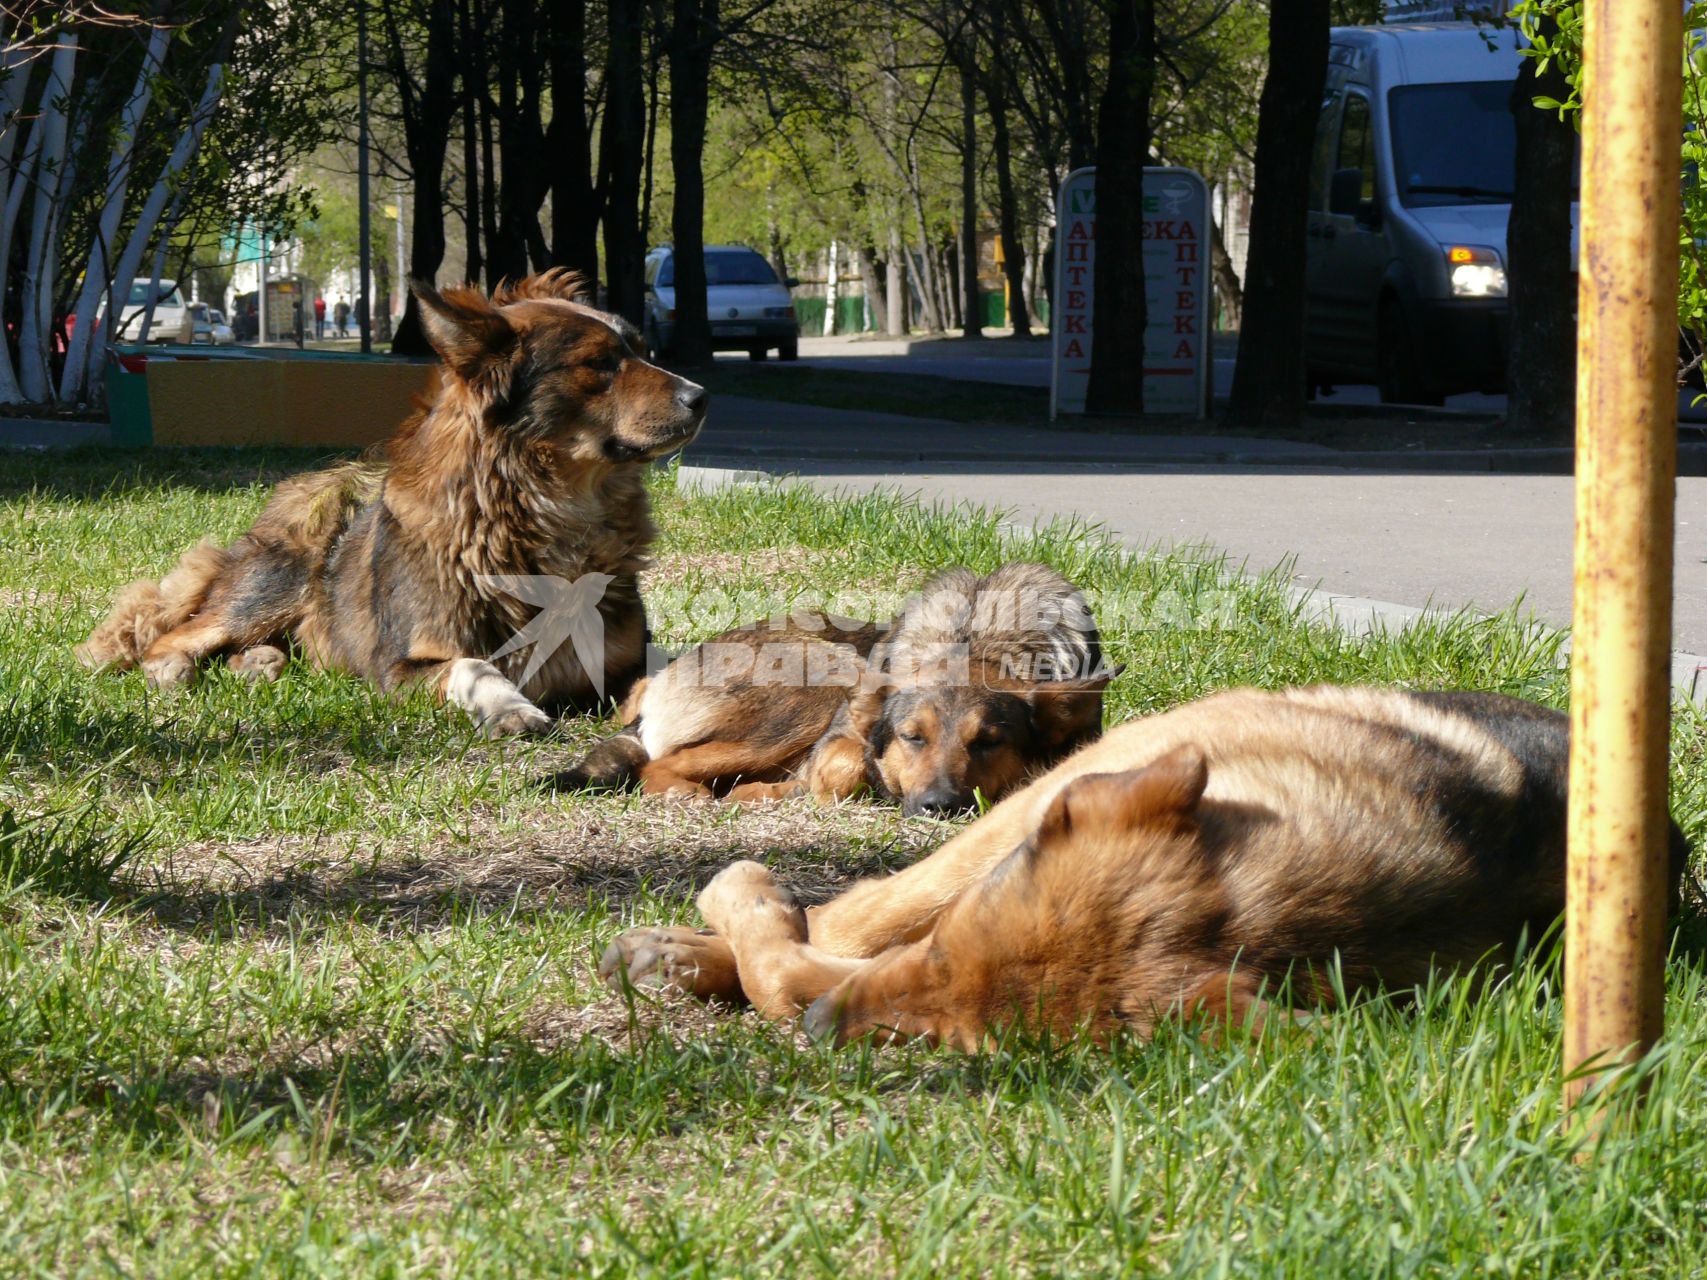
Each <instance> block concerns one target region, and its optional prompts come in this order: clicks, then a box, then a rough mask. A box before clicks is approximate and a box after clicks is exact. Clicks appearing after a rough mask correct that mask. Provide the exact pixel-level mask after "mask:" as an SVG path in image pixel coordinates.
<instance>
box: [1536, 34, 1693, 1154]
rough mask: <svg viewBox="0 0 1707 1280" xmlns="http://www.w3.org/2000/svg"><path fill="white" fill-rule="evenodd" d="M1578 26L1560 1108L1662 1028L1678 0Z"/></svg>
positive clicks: (1593, 1121)
mask: <svg viewBox="0 0 1707 1280" xmlns="http://www.w3.org/2000/svg"><path fill="white" fill-rule="evenodd" d="M1583 9H1584V20H1585V41H1584V44H1585V48H1584V77H1583V86H1584V87H1583V118H1582V126H1583V167H1582V236H1581V246H1582V247H1581V252H1580V254H1579V271H1580V291H1579V295H1578V303H1579V314H1580V322H1579V326H1578V331H1577V355H1578V361H1579V365H1578V373H1577V534H1576V596H1575V604H1574V618H1573V632H1574V639H1573V646H1574V647H1573V652H1572V660H1571V733H1572V738H1571V798H1570V819H1569V834H1568V842H1569V848H1570V870H1569V885H1568V891H1567V903H1568V907H1567V911H1566V922H1565V1071H1566V1077H1567V1083H1566V1090H1565V1096H1566V1101H1567V1105H1575V1104H1576V1103H1577V1102H1578V1101H1579V1100H1580V1098H1581V1096H1582V1093H1583V1091H1584V1090H1585V1088H1586V1087H1587V1086H1588V1084H1589V1082H1590V1081H1591V1079H1592V1078H1593V1076H1594V1075H1595V1074H1597V1072H1596V1071H1595V1070H1594V1068H1595V1067H1596V1066H1598V1065H1605V1066H1608V1067H1610V1066H1615V1065H1617V1064H1621V1063H1626V1062H1629V1061H1632V1060H1633V1059H1634V1058H1635V1057H1637V1056H1639V1055H1640V1054H1641V1053H1642V1052H1643V1051H1645V1050H1646V1049H1647V1048H1648V1047H1649V1046H1651V1045H1652V1044H1653V1043H1654V1041H1655V1040H1656V1039H1657V1038H1658V1037H1659V1034H1660V1031H1661V1028H1662V1022H1663V1017H1664V1010H1663V1004H1662V1000H1663V962H1664V955H1663V947H1664V937H1663V931H1664V926H1665V909H1666V889H1665V868H1666V751H1667V741H1668V737H1669V733H1668V729H1669V724H1668V719H1669V713H1670V699H1671V691H1670V679H1669V674H1670V673H1669V661H1668V656H1667V655H1668V652H1669V650H1670V645H1671V584H1672V534H1673V528H1672V526H1673V506H1674V498H1675V493H1674V490H1675V476H1676V471H1677V426H1676V421H1677V389H1676V381H1675V369H1676V362H1677V311H1676V305H1677V262H1678V245H1677V237H1678V219H1679V208H1678V205H1679V197H1680V190H1679V174H1680V168H1681V165H1680V160H1679V144H1680V141H1681V137H1682V119H1683V116H1682V105H1681V104H1682V92H1683V90H1682V71H1681V63H1682V57H1683V29H1682V28H1683V22H1682V19H1683V6H1682V5H1681V4H1680V3H1679V2H1678V0H1585V3H1584V5H1583ZM1585 1068H1588V1070H1587V1071H1585V1070H1584V1069H1585ZM1573 1077H1574V1078H1573ZM1584 1118H1585V1120H1587V1121H1588V1124H1589V1128H1590V1130H1591V1131H1598V1128H1599V1124H1598V1120H1597V1118H1596V1117H1587V1116H1585V1117H1584Z"/></svg>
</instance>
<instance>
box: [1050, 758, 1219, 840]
mask: <svg viewBox="0 0 1707 1280" xmlns="http://www.w3.org/2000/svg"><path fill="white" fill-rule="evenodd" d="M1208 785H1209V761H1208V760H1207V759H1206V758H1205V756H1204V754H1203V750H1202V748H1200V747H1197V746H1194V745H1192V744H1191V743H1185V744H1182V745H1181V746H1177V747H1175V748H1174V749H1173V750H1172V751H1169V752H1168V753H1167V754H1166V755H1164V756H1162V757H1161V758H1160V759H1159V760H1155V761H1153V762H1152V763H1150V764H1148V765H1146V766H1145V767H1144V768H1142V769H1130V770H1127V771H1126V772H1124V773H1088V774H1085V775H1084V776H1083V777H1079V778H1075V779H1073V781H1071V782H1069V783H1068V784H1067V785H1066V786H1064V787H1062V788H1061V791H1060V793H1059V794H1058V795H1057V796H1056V797H1055V798H1054V799H1053V800H1052V801H1050V802H1049V807H1048V808H1047V809H1046V810H1044V813H1043V819H1042V821H1040V822H1039V823H1038V824H1037V845H1038V847H1039V848H1042V847H1045V846H1047V845H1048V843H1049V841H1050V840H1052V839H1060V838H1062V837H1064V836H1068V835H1071V834H1072V833H1073V832H1074V831H1080V832H1084V831H1092V830H1098V829H1104V828H1107V829H1114V830H1131V829H1132V828H1134V827H1141V826H1156V825H1179V824H1184V823H1188V822H1190V821H1191V818H1192V814H1193V812H1194V811H1195V810H1196V808H1197V802H1198V801H1199V800H1201V799H1202V798H1203V789H1204V788H1205V787H1206V786H1208Z"/></svg>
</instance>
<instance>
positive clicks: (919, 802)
mask: <svg viewBox="0 0 1707 1280" xmlns="http://www.w3.org/2000/svg"><path fill="white" fill-rule="evenodd" d="M1110 678H1112V673H1110V672H1108V671H1106V670H1104V668H1103V666H1102V645H1101V640H1100V638H1099V636H1098V634H1097V630H1096V624H1095V622H1094V621H1093V620H1092V618H1091V614H1090V609H1089V606H1088V605H1087V604H1086V603H1085V600H1084V597H1083V596H1082V595H1080V593H1079V591H1078V589H1077V588H1075V587H1074V586H1073V584H1072V583H1071V582H1069V581H1067V579H1065V578H1063V577H1062V576H1061V575H1060V574H1059V573H1057V572H1055V571H1054V570H1053V569H1049V568H1046V567H1045V566H1043V565H1039V564H1028V563H1014V564H1007V565H1003V566H1002V567H1001V568H999V569H997V570H996V571H995V572H994V573H991V574H989V575H987V576H985V577H983V578H979V577H978V576H976V575H975V574H973V573H972V572H971V571H970V570H968V569H951V570H948V571H947V572H945V573H942V574H939V575H938V576H937V577H936V578H934V579H932V580H931V582H930V583H928V584H927V585H926V586H925V587H924V589H923V590H922V591H920V592H919V593H918V595H916V596H914V597H913V598H912V599H911V600H910V601H909V602H908V603H907V605H906V606H905V607H904V608H903V610H902V612H901V614H900V616H899V617H897V618H896V619H895V621H894V622H893V624H892V625H891V626H890V627H889V628H888V629H887V630H880V629H879V628H878V627H876V626H873V625H869V624H866V625H860V624H851V623H850V624H841V623H837V622H835V621H832V620H829V619H825V618H823V617H820V616H816V615H797V616H795V617H793V618H788V619H783V620H778V621H774V622H767V623H759V624H755V625H751V626H747V627H741V628H737V629H736V630H733V631H729V632H725V633H724V634H723V635H720V636H718V637H717V638H716V639H715V640H711V641H707V642H706V643H705V644H703V645H700V646H698V647H697V648H694V649H692V650H690V651H689V652H687V653H686V654H683V655H682V656H681V657H680V658H678V659H676V660H675V661H674V662H673V663H671V664H670V665H669V666H668V667H666V668H665V669H664V670H663V671H661V672H659V673H658V674H657V675H656V676H654V677H652V678H651V679H650V680H649V681H647V682H646V683H645V685H644V686H643V687H641V688H638V689H637V690H636V692H635V694H634V696H633V697H632V698H631V699H630V702H629V704H628V706H627V708H626V710H625V713H624V716H625V720H626V721H627V728H626V729H625V730H624V732H623V733H621V734H618V735H616V736H615V737H613V738H609V739H607V740H606V741H604V742H602V743H600V744H599V745H598V746H597V747H595V748H594V749H593V751H592V752H591V753H590V754H589V755H588V756H587V757H586V758H585V759H583V760H582V761H580V762H579V763H578V764H576V765H575V766H574V767H573V768H571V769H569V770H567V771H566V772H564V773H562V774H559V775H558V776H557V778H556V779H555V780H554V781H555V784H556V785H557V786H559V787H584V786H588V785H601V786H613V785H621V784H625V783H627V782H629V781H633V780H638V782H639V784H640V786H641V788H642V789H643V790H644V791H646V792H648V793H652V794H677V795H680V794H688V795H702V796H703V795H712V794H720V795H728V796H729V797H730V798H732V799H736V800H751V799H775V798H781V797H784V796H789V795H794V794H798V793H801V792H810V793H811V794H812V795H813V796H815V797H817V798H818V799H820V800H824V801H835V800H842V799H846V798H847V797H849V796H851V795H854V794H856V793H857V792H859V791H860V790H862V789H864V788H865V787H867V786H869V787H871V788H872V789H873V790H874V791H876V792H877V793H878V794H879V795H884V796H888V797H893V798H897V799H899V800H900V801H901V802H902V806H903V808H904V809H905V811H906V812H907V813H909V814H914V813H925V812H952V811H958V810H962V809H966V808H969V807H971V806H972V805H973V804H974V803H975V800H976V797H977V796H979V795H982V796H983V797H984V798H985V799H986V800H992V801H993V800H996V799H999V798H1000V797H1002V796H1004V795H1006V794H1008V793H1009V792H1011V791H1013V790H1015V789H1016V788H1017V787H1019V786H1021V785H1023V784H1024V782H1025V780H1026V779H1027V778H1029V777H1031V776H1032V775H1034V774H1036V773H1038V772H1040V771H1041V770H1043V769H1045V768H1048V767H1049V766H1050V765H1052V764H1054V763H1055V762H1056V761H1057V760H1060V759H1061V758H1063V757H1064V756H1066V755H1067V754H1069V753H1070V752H1072V751H1073V750H1075V749H1076V748H1078V747H1079V746H1081V745H1083V744H1084V743H1085V742H1087V741H1089V740H1091V739H1092V738H1094V737H1096V735H1097V733H1098V732H1100V730H1101V728H1102V691H1103V688H1104V687H1105V686H1106V685H1107V683H1108V681H1109V679H1110Z"/></svg>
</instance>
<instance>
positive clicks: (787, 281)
mask: <svg viewBox="0 0 1707 1280" xmlns="http://www.w3.org/2000/svg"><path fill="white" fill-rule="evenodd" d="M782 283H783V285H784V287H786V288H789V289H798V288H799V287H800V277H799V276H784V277H783V279H782Z"/></svg>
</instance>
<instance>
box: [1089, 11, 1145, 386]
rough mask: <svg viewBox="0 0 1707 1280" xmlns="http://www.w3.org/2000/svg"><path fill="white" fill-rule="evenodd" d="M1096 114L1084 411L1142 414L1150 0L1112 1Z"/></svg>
mask: <svg viewBox="0 0 1707 1280" xmlns="http://www.w3.org/2000/svg"><path fill="white" fill-rule="evenodd" d="M1108 49H1109V56H1108V85H1107V87H1106V88H1105V89H1104V90H1103V95H1102V107H1101V109H1100V110H1099V111H1098V113H1097V185H1096V216H1097V221H1096V261H1095V263H1094V265H1093V267H1092V279H1093V280H1094V281H1095V285H1096V291H1095V294H1094V296H1093V297H1092V299H1091V308H1092V310H1091V376H1090V383H1089V385H1088V386H1087V387H1086V389H1085V412H1086V413H1109V414H1141V413H1143V412H1144V337H1145V325H1146V322H1147V319H1148V311H1147V306H1146V302H1145V284H1144V238H1143V232H1144V164H1145V159H1146V157H1147V156H1148V155H1149V151H1150V91H1151V89H1152V87H1153V86H1154V84H1155V79H1156V6H1155V0H1114V3H1113V4H1112V7H1111V8H1110V9H1109V18H1108Z"/></svg>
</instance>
